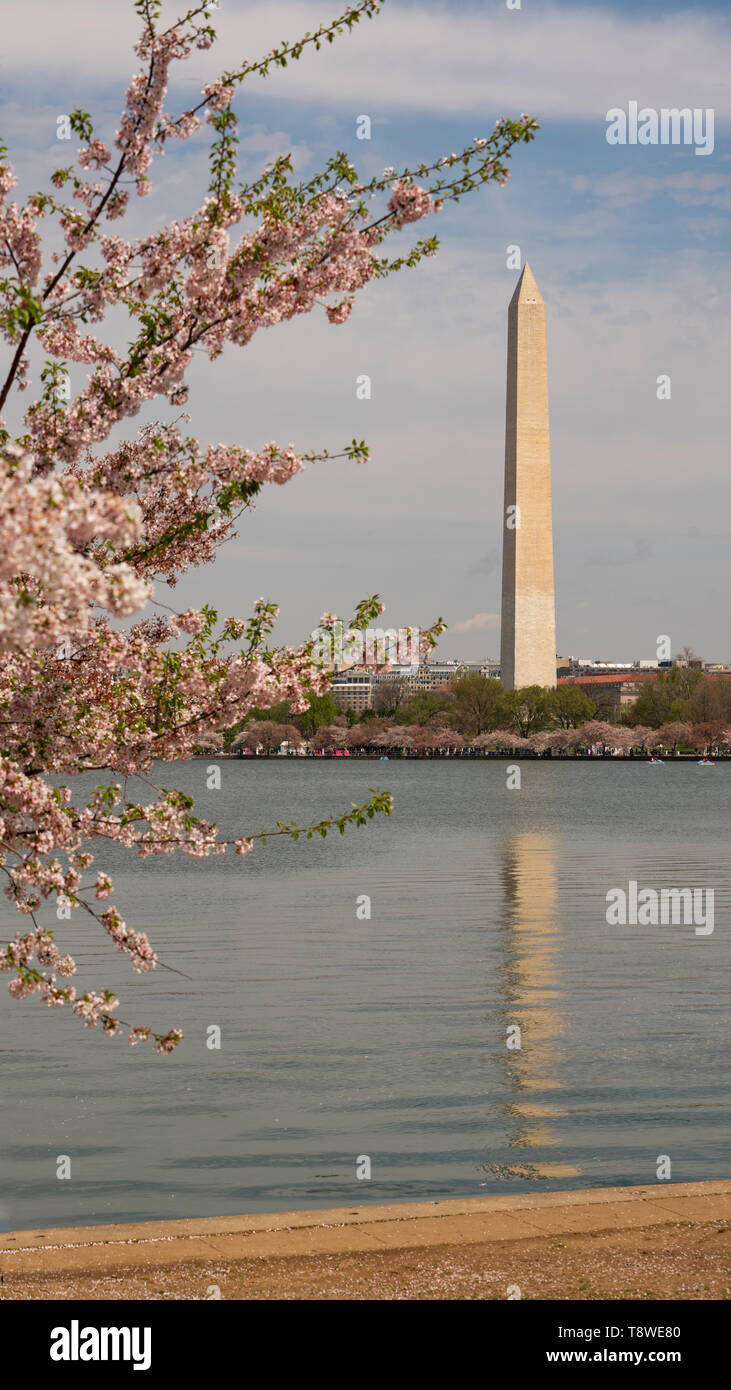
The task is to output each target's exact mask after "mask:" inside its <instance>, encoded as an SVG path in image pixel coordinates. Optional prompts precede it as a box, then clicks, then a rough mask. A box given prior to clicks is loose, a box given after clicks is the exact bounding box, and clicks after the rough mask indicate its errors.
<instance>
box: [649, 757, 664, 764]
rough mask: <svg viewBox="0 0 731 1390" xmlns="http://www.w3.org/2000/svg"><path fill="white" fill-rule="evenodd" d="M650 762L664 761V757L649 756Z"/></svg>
mask: <svg viewBox="0 0 731 1390" xmlns="http://www.w3.org/2000/svg"><path fill="white" fill-rule="evenodd" d="M650 762H651V763H664V762H665V759H664V758H650Z"/></svg>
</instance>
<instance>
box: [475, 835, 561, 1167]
mask: <svg viewBox="0 0 731 1390" xmlns="http://www.w3.org/2000/svg"><path fill="white" fill-rule="evenodd" d="M502 854H503V880H504V887H505V919H504V920H505V958H504V964H503V966H502V975H503V993H504V998H505V1009H504V1014H503V1017H504V1021H505V1029H506V1038H507V1037H508V1029H509V1028H510V1029H511V1037H510V1039H509V1042H510V1044H511V1045H509V1046H508V1047H507V1049H506V1056H507V1061H506V1066H507V1071H508V1077H509V1085H510V1088H511V1090H512V1091H513V1093H514V1096H515V1099H514V1100H512V1101H511V1102H510V1103H509V1104H508V1105H506V1106H505V1114H506V1116H507V1117H508V1121H509V1122H510V1128H509V1131H508V1143H509V1145H510V1147H511V1148H519V1149H525V1150H528V1151H531V1150H533V1151H535V1152H536V1156H535V1157H533V1156H529V1154H527V1155H526V1159H527V1161H526V1162H525V1163H515V1164H509V1165H504V1164H486V1165H485V1167H486V1169H487V1170H489V1171H490V1172H497V1173H498V1174H499V1175H500V1176H502V1177H507V1176H511V1175H514V1176H516V1177H522V1178H534V1179H539V1178H566V1177H576V1176H578V1174H579V1172H580V1169H579V1168H577V1167H575V1166H574V1165H573V1164H571V1163H561V1162H549V1161H546V1160H544V1159H541V1158H539V1157H538V1153H539V1152H540V1151H542V1150H545V1149H547V1148H555V1147H556V1146H557V1145H559V1144H560V1143H561V1137H560V1135H559V1134H558V1132H557V1128H556V1126H555V1125H552V1123H551V1121H552V1120H555V1119H556V1118H557V1117H558V1116H561V1115H565V1114H566V1113H567V1112H566V1111H565V1110H563V1109H561V1108H560V1107H559V1106H557V1105H553V1104H552V1103H551V1100H550V1093H551V1092H552V1091H555V1090H558V1089H560V1088H561V1085H562V1082H561V1079H560V1072H561V1064H562V1060H563V1053H562V1049H561V1045H560V1041H559V1040H560V1038H561V1035H562V1033H563V1032H564V1028H565V1024H564V1021H563V1019H562V1016H561V1012H560V1001H561V978H560V968H559V953H560V935H561V934H560V931H559V925H558V919H557V909H556V867H555V845H554V840H553V837H552V836H551V835H548V834H545V833H541V832H533V831H531V832H528V831H525V832H521V833H516V834H513V835H510V836H508V837H507V838H506V840H505V841H504V844H503V849H502ZM516 1025H517V1027H518V1028H519V1029H520V1035H519V1038H518V1036H517V1034H516V1033H515V1032H514V1031H513V1030H514V1029H515V1026H516ZM518 1041H519V1043H520V1046H517V1045H516V1044H517V1042H518Z"/></svg>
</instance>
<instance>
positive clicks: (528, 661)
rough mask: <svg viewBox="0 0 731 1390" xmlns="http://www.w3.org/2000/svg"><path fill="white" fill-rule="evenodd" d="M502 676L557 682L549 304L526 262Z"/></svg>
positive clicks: (515, 354) (515, 337) (515, 322)
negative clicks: (549, 388) (548, 347)
mask: <svg viewBox="0 0 731 1390" xmlns="http://www.w3.org/2000/svg"><path fill="white" fill-rule="evenodd" d="M500 667H501V679H502V683H503V685H504V686H505V688H506V689H507V690H514V689H517V688H518V687H519V686H522V685H542V686H546V687H552V686H555V684H556V605H555V599H554V593H553V529H552V524H551V450H550V443H549V437H548V371H547V364H546V308H545V305H544V303H543V300H542V298H541V292H540V290H539V288H538V286H537V284H536V282H535V280H534V279H533V272H532V271H531V268H530V266H529V265H527V264H526V265H525V266H524V268H523V272H522V274H521V277H520V279H519V281H518V284H517V286H516V289H515V293H514V295H513V298H512V299H511V301H510V307H509V309H508V389H507V409H506V415H505V506H504V511H503V604H502V628H501V634H500Z"/></svg>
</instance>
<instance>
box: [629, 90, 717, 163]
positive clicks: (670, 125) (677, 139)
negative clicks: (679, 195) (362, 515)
mask: <svg viewBox="0 0 731 1390" xmlns="http://www.w3.org/2000/svg"><path fill="white" fill-rule="evenodd" d="M606 121H607V129H606V132H605V133H606V140H607V144H608V145H695V152H696V154H702V155H705V154H713V150H714V125H715V112H714V110H713V108H712V107H710V106H707V107H706V108H705V110H704V109H703V107H700V106H695V107H693V109H692V110H691V108H690V107H689V106H684V107H682V109H678V107H676V106H673V107H665V106H663V107H662V108H661V110H660V111H657V110H656V109H655V107H654V106H643V107H641V108H640V104H639V102H637V101H630V102H628V103H627V110H626V111H623V110H622V107H621V106H613V107H612V108H611V110H609V111H607V114H606Z"/></svg>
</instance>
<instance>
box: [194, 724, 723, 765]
mask: <svg viewBox="0 0 731 1390" xmlns="http://www.w3.org/2000/svg"><path fill="white" fill-rule="evenodd" d="M229 749H230V751H231V752H232V753H234V754H237V755H239V756H243V755H244V754H246V753H252V754H256V755H264V756H270V755H271V754H272V753H276V752H279V751H280V750H283V751H285V752H287V753H292V754H299V753H312V754H320V753H339V752H347V753H348V754H351V753H370V754H373V753H375V754H377V753H388V754H391V753H398V754H401V755H403V754H408V755H410V756H416V757H435V756H436V757H440V756H441V757H444V756H449V757H451V756H470V757H471V756H475V755H478V756H486V755H489V754H491V753H521V752H526V753H535V754H540V755H545V756H550V757H571V756H575V755H577V754H582V753H586V752H588V751H591V750H601V751H602V752H604V751H606V752H607V753H612V754H613V753H618V754H622V755H633V754H639V755H641V754H643V753H653V752H657V751H664V752H667V753H672V754H678V753H679V752H680V751H682V750H686V751H688V752H695V753H704V754H705V753H710V752H712V753H720V754H727V753H731V724H724V723H723V721H717V722H715V723H711V724H695V725H692V724H686V723H682V722H680V721H676V722H674V723H672V724H663V725H661V726H660V728H659V729H650V728H648V727H647V726H645V725H642V724H638V725H636V726H634V727H631V728H630V727H622V726H621V725H615V724H607V723H605V722H604V721H603V720H598V719H593V720H588V721H587V722H586V723H584V724H580V725H578V726H577V727H576V728H572V729H539V730H538V731H537V732H536V733H532V734H527V735H523V734H520V733H518V732H517V731H516V730H515V729H491V730H489V731H488V732H486V733H483V734H476V735H475V736H474V737H473V738H470V737H467V736H465V735H464V734H462V733H460V732H459V730H458V729H451V728H449V727H448V726H447V725H445V724H443V723H441V724H433V725H422V724H399V723H398V722H397V721H396V720H393V719H389V720H383V719H369V720H368V721H367V722H366V723H364V724H355V725H353V726H352V727H351V728H349V727H348V724H347V720H345V719H343V720H342V721H341V722H340V723H337V724H326V725H323V726H322V727H321V728H320V729H318V730H317V732H316V733H315V734H314V735H313V736H312V738H306V737H305V736H304V735H303V734H302V733H300V731H299V729H297V728H296V727H295V726H294V725H292V724H277V723H276V722H274V721H272V720H253V721H251V722H250V723H249V724H247V726H246V728H245V729H244V730H242V732H241V733H238V734H237V735H236V736H235V738H234V739H233V740H232V742H231V744H230V745H229ZM199 751H200V752H201V753H204V754H205V755H206V756H212V755H215V754H217V753H219V752H220V751H222V745H221V741H220V739H211V740H209V741H208V742H207V743H206V744H205V746H203V747H201V748H200V750H199ZM227 751H228V750H227Z"/></svg>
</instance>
